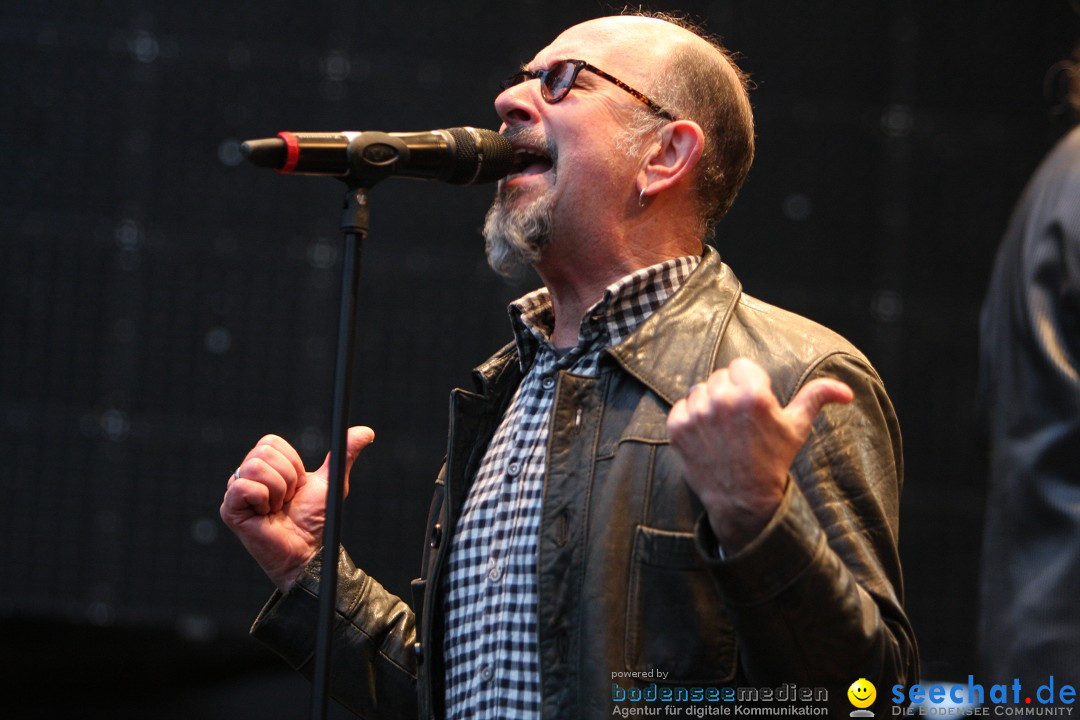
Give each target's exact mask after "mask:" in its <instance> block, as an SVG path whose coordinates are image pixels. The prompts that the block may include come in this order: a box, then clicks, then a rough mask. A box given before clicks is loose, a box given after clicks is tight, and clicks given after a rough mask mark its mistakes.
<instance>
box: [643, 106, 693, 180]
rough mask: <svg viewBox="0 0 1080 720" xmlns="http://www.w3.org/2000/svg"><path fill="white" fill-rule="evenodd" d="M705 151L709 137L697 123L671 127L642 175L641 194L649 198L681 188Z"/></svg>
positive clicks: (663, 132)
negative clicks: (676, 187) (678, 186)
mask: <svg viewBox="0 0 1080 720" xmlns="http://www.w3.org/2000/svg"><path fill="white" fill-rule="evenodd" d="M704 149H705V133H704V132H702V130H701V126H700V125H698V124H697V123H696V122H694V121H692V120H676V121H674V122H670V123H668V124H667V125H665V126H664V127H663V129H661V131H660V137H659V139H658V140H657V142H656V143H655V144H654V145H653V146H652V153H651V154H650V155H649V156H648V157H647V158H645V164H644V166H643V167H642V168H641V171H640V172H639V173H638V178H637V180H638V190H639V192H640V191H642V190H644V192H645V196H646V197H649V196H652V195H656V194H657V193H661V192H663V191H664V190H667V189H668V188H670V187H672V186H674V185H677V184H678V183H679V182H680V181H681V180H683V178H686V177H688V176H689V175H690V174H691V173H692V172H693V171H694V168H695V167H697V164H698V161H699V160H700V159H701V153H702V151H703V150H704Z"/></svg>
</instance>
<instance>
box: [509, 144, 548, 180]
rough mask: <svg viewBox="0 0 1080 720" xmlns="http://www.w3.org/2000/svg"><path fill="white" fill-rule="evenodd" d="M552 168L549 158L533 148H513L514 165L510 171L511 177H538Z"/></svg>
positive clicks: (544, 153)
mask: <svg viewBox="0 0 1080 720" xmlns="http://www.w3.org/2000/svg"><path fill="white" fill-rule="evenodd" d="M551 167H552V162H551V157H550V156H549V155H548V154H547V153H546V152H543V151H541V150H537V149H535V148H525V147H520V148H515V149H514V164H513V166H512V167H511V169H510V173H511V174H512V175H540V174H542V173H546V172H547V171H548V170H550V169H551Z"/></svg>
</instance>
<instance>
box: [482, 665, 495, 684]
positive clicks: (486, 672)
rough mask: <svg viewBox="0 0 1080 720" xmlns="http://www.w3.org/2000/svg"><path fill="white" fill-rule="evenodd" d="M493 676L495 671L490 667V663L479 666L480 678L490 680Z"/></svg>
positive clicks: (485, 680)
mask: <svg viewBox="0 0 1080 720" xmlns="http://www.w3.org/2000/svg"><path fill="white" fill-rule="evenodd" d="M493 677H495V671H494V670H492V669H491V666H490V665H485V666H484V667H482V668H480V679H481V680H483V681H484V682H491V678H493Z"/></svg>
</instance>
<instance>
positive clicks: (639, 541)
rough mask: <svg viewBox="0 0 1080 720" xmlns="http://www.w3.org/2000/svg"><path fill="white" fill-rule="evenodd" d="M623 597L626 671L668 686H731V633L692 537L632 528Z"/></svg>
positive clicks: (725, 615)
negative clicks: (659, 674)
mask: <svg viewBox="0 0 1080 720" xmlns="http://www.w3.org/2000/svg"><path fill="white" fill-rule="evenodd" d="M628 593H629V594H628V597H627V615H626V669H627V670H631V671H640V672H648V671H650V670H654V671H663V672H664V673H666V674H667V675H666V677H664V678H663V681H664V682H668V683H695V684H702V685H721V684H727V683H730V682H732V681H733V680H734V678H735V665H736V646H735V631H734V629H733V627H732V625H731V620H730V618H729V617H728V615H727V612H726V610H725V609H724V606H723V601H722V600H721V598H720V594H719V592H718V591H717V589H716V587H715V585H714V584H713V581H712V578H711V577H710V576H709V573H708V570H707V569H706V567H705V562H704V560H702V558H701V556H700V555H699V554H698V551H697V548H696V547H695V545H694V536H693V534H692V533H682V532H672V531H668V530H658V529H655V528H650V527H646V526H644V525H638V526H637V528H636V530H635V533H634V549H633V554H632V560H631V567H630V586H629V590H628ZM658 679H659V678H658Z"/></svg>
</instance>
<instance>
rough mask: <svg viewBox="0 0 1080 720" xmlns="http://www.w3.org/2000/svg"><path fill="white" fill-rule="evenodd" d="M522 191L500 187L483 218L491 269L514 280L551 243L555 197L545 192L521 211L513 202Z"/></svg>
mask: <svg viewBox="0 0 1080 720" xmlns="http://www.w3.org/2000/svg"><path fill="white" fill-rule="evenodd" d="M522 192H523V190H521V189H518V188H510V189H509V190H507V189H503V188H501V189H500V190H499V192H498V194H497V195H496V196H495V200H494V201H493V202H492V203H491V207H490V208H489V209H488V212H487V216H486V217H485V218H484V248H485V250H486V251H487V261H488V265H490V266H491V269H492V270H494V271H495V272H497V273H499V274H500V275H502V276H504V277H515V276H517V275H519V274H520V273H521V272H522V271H523V270H524V269H525V268H526V267H528V266H530V265H533V264H534V263H536V262H537V261H538V260H539V259H540V255H541V253H543V251H544V248H546V247H547V246H548V245H550V244H551V227H552V218H553V212H552V211H553V209H554V206H555V198H554V195H553V193H551V192H550V191H549V192H545V193H544V194H543V195H542V196H541V197H538V198H537V199H535V200H533V201H532V202H530V203H528V204H527V205H525V206H524V207H522V208H514V207H513V205H514V201H515V200H516V199H517V198H518V197H519V196H520V195H521V194H522Z"/></svg>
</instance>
